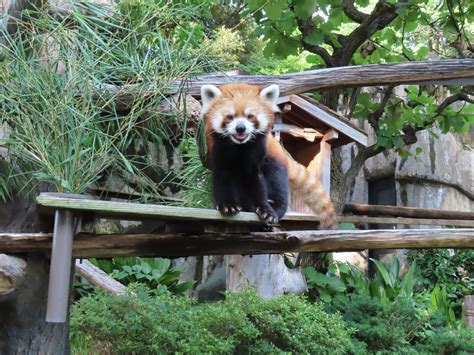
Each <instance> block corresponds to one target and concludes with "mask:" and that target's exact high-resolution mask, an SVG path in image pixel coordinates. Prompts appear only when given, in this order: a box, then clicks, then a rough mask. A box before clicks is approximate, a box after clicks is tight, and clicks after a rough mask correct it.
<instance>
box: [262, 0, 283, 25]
mask: <svg viewBox="0 0 474 355" xmlns="http://www.w3.org/2000/svg"><path fill="white" fill-rule="evenodd" d="M286 7H287V4H286V1H285V0H276V1H275V0H274V1H270V2H269V3H268V5H267V6H265V8H264V9H265V13H266V14H267V16H268V18H269V19H270V20H272V21H276V20H278V19H279V18H280V15H281V13H282V11H283V9H285V8H286Z"/></svg>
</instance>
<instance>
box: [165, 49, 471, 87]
mask: <svg viewBox="0 0 474 355" xmlns="http://www.w3.org/2000/svg"><path fill="white" fill-rule="evenodd" d="M463 78H465V79H474V59H470V58H469V59H448V60H436V61H423V62H402V63H389V64H371V65H354V66H347V67H337V68H324V69H316V70H309V71H305V72H300V73H288V74H282V75H235V76H231V77H230V76H227V75H220V76H216V75H214V76H201V77H198V78H196V79H195V80H189V81H187V82H186V83H187V90H188V92H189V93H190V94H192V95H197V96H199V95H200V90H199V88H200V86H201V85H207V84H212V85H216V86H219V85H222V84H225V83H229V82H245V83H249V84H256V85H261V86H266V85H270V84H278V85H279V86H280V93H281V95H290V94H301V93H305V92H309V91H313V90H321V89H334V88H345V87H360V86H377V85H401V84H412V83H420V82H425V81H435V80H436V81H446V80H452V79H454V80H459V79H463ZM468 82H472V81H468ZM181 86H182V82H181V81H175V82H174V83H173V85H172V86H171V88H170V89H171V91H172V92H173V93H176V92H177V91H178V89H179V88H180V87H181Z"/></svg>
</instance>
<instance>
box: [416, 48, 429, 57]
mask: <svg viewBox="0 0 474 355" xmlns="http://www.w3.org/2000/svg"><path fill="white" fill-rule="evenodd" d="M428 53H429V49H428V47H426V46H423V47H421V48H420V49H419V50H418V52H417V53H416V57H417V59H418V60H422V59H425V58H426V56H427V55H428Z"/></svg>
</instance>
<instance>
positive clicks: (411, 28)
mask: <svg viewBox="0 0 474 355" xmlns="http://www.w3.org/2000/svg"><path fill="white" fill-rule="evenodd" d="M417 27H418V23H416V22H408V21H407V22H405V31H406V32H412V31H414V30H415V29H416V28H417Z"/></svg>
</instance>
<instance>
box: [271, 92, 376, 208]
mask: <svg viewBox="0 0 474 355" xmlns="http://www.w3.org/2000/svg"><path fill="white" fill-rule="evenodd" d="M278 105H279V107H280V109H281V114H278V115H277V116H276V119H275V127H274V129H273V131H274V134H275V137H276V138H277V139H278V140H279V141H280V142H281V143H282V144H283V147H284V148H285V149H286V150H287V151H288V153H290V154H291V156H292V157H293V158H294V159H295V160H296V161H297V162H299V163H300V164H303V165H304V166H305V167H306V168H307V169H308V171H309V172H310V173H311V174H314V175H315V176H316V177H317V178H318V179H319V180H320V181H321V183H322V184H323V186H324V189H325V190H326V191H327V192H328V193H330V190H331V182H330V176H331V175H330V174H331V149H332V148H336V147H339V146H341V145H344V144H348V143H352V142H357V143H359V144H361V145H362V146H364V147H366V146H367V134H366V133H365V132H364V131H363V130H361V129H359V128H357V127H355V126H354V125H352V124H351V123H350V122H349V120H348V119H346V118H345V117H343V116H341V115H339V114H338V113H336V112H334V111H332V110H331V109H329V108H327V107H325V106H324V105H322V104H320V103H319V102H317V101H316V100H313V99H311V98H309V97H307V96H304V95H289V96H283V97H280V99H279V103H278ZM291 209H292V210H293V211H299V212H308V211H309V210H307V209H306V207H304V205H303V203H302V201H300V200H299V199H298V198H296V197H293V198H292V199H291Z"/></svg>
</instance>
